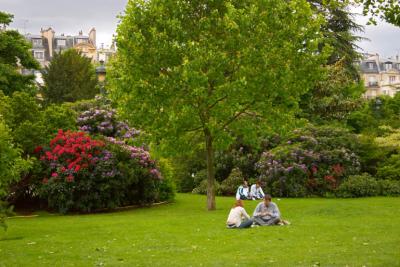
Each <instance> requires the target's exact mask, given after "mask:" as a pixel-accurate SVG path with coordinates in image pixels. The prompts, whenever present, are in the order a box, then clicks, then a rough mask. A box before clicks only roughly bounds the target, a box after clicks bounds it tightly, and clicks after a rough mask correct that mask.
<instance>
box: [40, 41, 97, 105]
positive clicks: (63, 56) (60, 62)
mask: <svg viewBox="0 0 400 267" xmlns="http://www.w3.org/2000/svg"><path fill="white" fill-rule="evenodd" d="M43 80H44V83H45V85H44V87H43V88H42V93H43V97H44V99H45V101H46V103H62V102H75V101H77V100H81V99H90V98H94V96H95V95H96V94H97V93H98V92H99V89H98V86H97V78H96V71H95V68H94V66H93V64H92V63H91V60H90V59H89V58H87V57H85V56H83V55H81V53H79V52H78V51H76V50H75V49H69V50H66V51H64V52H61V53H56V54H55V55H54V57H53V59H52V60H51V62H50V64H49V66H47V67H46V68H45V69H44V70H43Z"/></svg>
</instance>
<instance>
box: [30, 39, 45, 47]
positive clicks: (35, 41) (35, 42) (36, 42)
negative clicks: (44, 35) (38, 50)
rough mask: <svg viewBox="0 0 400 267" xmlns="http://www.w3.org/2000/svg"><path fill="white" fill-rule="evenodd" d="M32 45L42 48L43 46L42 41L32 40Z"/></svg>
mask: <svg viewBox="0 0 400 267" xmlns="http://www.w3.org/2000/svg"><path fill="white" fill-rule="evenodd" d="M32 44H33V45H34V46H40V45H42V44H43V42H42V39H32Z"/></svg>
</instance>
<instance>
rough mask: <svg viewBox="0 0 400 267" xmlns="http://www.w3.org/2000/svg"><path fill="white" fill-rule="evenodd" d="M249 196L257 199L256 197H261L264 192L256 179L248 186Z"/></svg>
mask: <svg viewBox="0 0 400 267" xmlns="http://www.w3.org/2000/svg"><path fill="white" fill-rule="evenodd" d="M250 196H251V199H252V200H256V199H257V200H258V199H263V198H264V196H265V194H264V191H263V190H262V188H261V182H260V181H257V182H256V183H255V184H253V185H252V186H251V187H250Z"/></svg>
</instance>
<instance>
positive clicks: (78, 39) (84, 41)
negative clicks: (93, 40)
mask: <svg viewBox="0 0 400 267" xmlns="http://www.w3.org/2000/svg"><path fill="white" fill-rule="evenodd" d="M76 43H77V44H86V43H87V39H83V38H77V39H76Z"/></svg>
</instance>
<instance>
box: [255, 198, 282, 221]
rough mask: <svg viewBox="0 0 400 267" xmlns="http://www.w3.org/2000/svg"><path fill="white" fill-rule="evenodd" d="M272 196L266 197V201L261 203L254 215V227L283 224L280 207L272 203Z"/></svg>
mask: <svg viewBox="0 0 400 267" xmlns="http://www.w3.org/2000/svg"><path fill="white" fill-rule="evenodd" d="M271 200H272V198H271V195H265V196H264V201H263V202H261V203H259V204H258V205H257V207H256V209H255V210H254V213H253V221H254V225H261V226H267V225H276V224H281V213H280V212H279V209H278V206H277V205H276V204H275V203H274V202H272V201H271Z"/></svg>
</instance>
